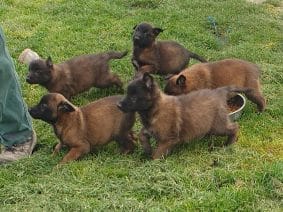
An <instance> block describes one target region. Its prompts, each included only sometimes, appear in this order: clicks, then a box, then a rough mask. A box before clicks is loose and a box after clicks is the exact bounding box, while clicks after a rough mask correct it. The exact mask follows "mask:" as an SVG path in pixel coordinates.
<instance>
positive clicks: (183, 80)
mask: <svg viewBox="0 0 283 212" xmlns="http://www.w3.org/2000/svg"><path fill="white" fill-rule="evenodd" d="M176 85H178V86H180V87H184V86H185V85H186V77H185V76H184V75H183V74H181V75H180V76H179V77H178V78H177V80H176Z"/></svg>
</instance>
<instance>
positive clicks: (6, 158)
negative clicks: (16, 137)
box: [0, 131, 36, 164]
mask: <svg viewBox="0 0 283 212" xmlns="http://www.w3.org/2000/svg"><path fill="white" fill-rule="evenodd" d="M35 144H36V134H35V131H33V134H32V137H31V138H30V139H29V140H28V141H27V142H25V143H23V144H17V145H13V146H11V147H5V148H4V149H3V151H2V152H1V154H0V164H4V163H9V162H13V161H16V160H19V159H22V158H25V157H28V156H30V155H31V154H32V151H33V148H34V146H35Z"/></svg>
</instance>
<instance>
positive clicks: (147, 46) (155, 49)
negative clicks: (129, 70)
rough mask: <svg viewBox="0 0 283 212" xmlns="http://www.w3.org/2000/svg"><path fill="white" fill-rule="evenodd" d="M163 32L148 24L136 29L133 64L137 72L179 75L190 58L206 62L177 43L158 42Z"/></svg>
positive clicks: (142, 24) (138, 26)
mask: <svg viewBox="0 0 283 212" xmlns="http://www.w3.org/2000/svg"><path fill="white" fill-rule="evenodd" d="M162 31H163V30H162V29H160V28H154V27H152V26H151V25H150V24H148V23H141V24H139V25H137V26H135V27H134V34H133V45H134V47H133V56H132V63H133V65H134V67H135V68H136V70H137V71H140V72H142V73H144V72H149V73H154V74H161V75H167V74H177V73H179V72H180V71H181V70H183V69H184V68H185V67H186V66H187V64H188V63H189V60H190V58H194V59H197V60H199V61H201V62H206V60H205V59H204V58H202V57H201V56H199V55H197V54H195V53H193V52H190V51H189V50H187V49H186V48H184V47H183V46H182V45H180V44H179V43H177V42H175V41H156V37H157V36H158V35H159V33H160V32H162Z"/></svg>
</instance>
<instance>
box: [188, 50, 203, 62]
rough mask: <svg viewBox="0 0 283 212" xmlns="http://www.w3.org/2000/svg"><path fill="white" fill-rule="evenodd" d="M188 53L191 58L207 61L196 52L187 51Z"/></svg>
mask: <svg viewBox="0 0 283 212" xmlns="http://www.w3.org/2000/svg"><path fill="white" fill-rule="evenodd" d="M189 55H190V57H191V58H194V59H196V60H198V61H200V62H202V63H206V62H207V60H206V59H204V58H203V57H202V56H199V55H198V54H196V53H193V52H189Z"/></svg>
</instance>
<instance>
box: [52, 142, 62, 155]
mask: <svg viewBox="0 0 283 212" xmlns="http://www.w3.org/2000/svg"><path fill="white" fill-rule="evenodd" d="M62 146H63V144H62V143H61V142H59V143H58V144H57V145H56V146H55V148H54V150H53V153H52V156H55V155H57V154H58V153H59V152H60V150H61V149H62Z"/></svg>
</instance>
